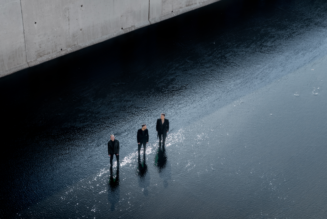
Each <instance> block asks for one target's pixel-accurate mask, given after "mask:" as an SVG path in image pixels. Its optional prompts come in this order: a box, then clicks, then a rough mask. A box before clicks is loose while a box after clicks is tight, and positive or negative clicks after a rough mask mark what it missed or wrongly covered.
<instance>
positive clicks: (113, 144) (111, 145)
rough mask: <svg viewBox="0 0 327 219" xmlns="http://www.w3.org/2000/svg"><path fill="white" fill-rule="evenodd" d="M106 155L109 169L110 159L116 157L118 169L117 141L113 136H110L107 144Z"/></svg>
mask: <svg viewBox="0 0 327 219" xmlns="http://www.w3.org/2000/svg"><path fill="white" fill-rule="evenodd" d="M108 155H109V157H110V167H112V159H113V158H114V155H116V160H117V168H119V141H118V140H116V139H115V136H114V135H110V141H109V142H108Z"/></svg>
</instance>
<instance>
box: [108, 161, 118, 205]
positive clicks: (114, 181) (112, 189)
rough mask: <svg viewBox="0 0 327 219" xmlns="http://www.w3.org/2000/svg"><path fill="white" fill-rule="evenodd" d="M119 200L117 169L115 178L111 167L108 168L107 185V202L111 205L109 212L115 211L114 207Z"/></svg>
mask: <svg viewBox="0 0 327 219" xmlns="http://www.w3.org/2000/svg"><path fill="white" fill-rule="evenodd" d="M119 199H120V189H119V168H117V171H116V176H114V175H113V170H112V167H111V168H110V177H109V185H108V202H109V203H111V208H110V209H111V211H114V210H115V205H116V204H117V203H118V202H119Z"/></svg>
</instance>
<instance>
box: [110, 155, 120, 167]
mask: <svg viewBox="0 0 327 219" xmlns="http://www.w3.org/2000/svg"><path fill="white" fill-rule="evenodd" d="M114 155H116V160H117V167H119V155H117V154H110V167H112V159H114Z"/></svg>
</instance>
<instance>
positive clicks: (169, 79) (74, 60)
mask: <svg viewBox="0 0 327 219" xmlns="http://www.w3.org/2000/svg"><path fill="white" fill-rule="evenodd" d="M326 27H327V2H325V1H322V0H316V1H312V0H299V1H295V0H293V1H287V2H286V1H281V0H280V1H278V0H275V1H263V0H261V1H259V0H257V1H245V0H225V1H221V2H218V3H217V4H214V5H211V6H208V7H206V8H203V9H200V10H197V11H193V12H190V13H188V14H185V15H182V16H180V17H177V18H174V19H171V20H168V21H165V22H163V23H160V24H156V25H153V26H150V27H146V28H143V29H141V30H137V31H135V32H133V33H130V34H127V35H125V36H121V37H118V38H115V39H112V40H109V41H108V42H105V43H102V44H99V45H96V46H93V47H90V48H87V49H84V50H82V51H79V52H76V53H73V54H71V55H68V56H65V57H62V58H59V59H56V60H53V61H51V62H48V63H45V64H43V65H40V66H37V67H34V68H30V69H28V70H24V71H21V72H19V73H15V74H13V75H10V76H7V77H5V78H2V79H0V95H1V96H0V98H1V107H0V108H1V109H0V113H1V117H2V119H1V127H2V129H1V130H2V131H1V139H2V140H1V149H2V153H1V183H0V185H1V187H0V193H1V197H0V199H1V207H0V218H7V217H15V218H327V207H326V203H327V193H326V185H327V175H326V174H325V170H326V169H327V159H326V156H327V147H326V146H327V144H326V142H327V115H326V112H327V91H326V86H327V83H326V82H327V72H326V71H327V28H326ZM162 112H165V113H166V115H167V118H168V119H169V120H170V126H171V129H170V132H169V136H168V139H167V145H166V151H165V152H162V151H159V150H158V146H157V139H156V135H155V122H156V119H157V118H158V117H159V116H160V113H162ZM142 123H146V124H148V129H149V133H150V142H149V144H148V150H147V154H146V161H145V163H144V162H143V161H141V163H140V164H139V163H138V159H137V144H136V131H137V129H138V128H140V126H141V124H142ZM111 133H114V134H115V135H116V138H117V139H118V140H119V141H120V142H121V145H122V147H121V152H120V161H121V168H120V171H119V178H117V172H116V169H115V168H114V171H113V173H112V174H113V176H114V179H111V181H110V171H109V159H108V155H107V148H106V143H107V141H108V140H109V135H110V134H111Z"/></svg>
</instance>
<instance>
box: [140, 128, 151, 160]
mask: <svg viewBox="0 0 327 219" xmlns="http://www.w3.org/2000/svg"><path fill="white" fill-rule="evenodd" d="M148 142H149V132H148V129H147V128H146V124H143V125H142V128H141V129H139V130H138V131H137V144H138V151H139V156H140V150H141V147H142V145H143V147H144V157H145V150H146V144H147V143H148Z"/></svg>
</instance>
